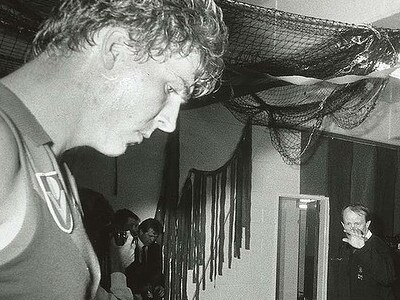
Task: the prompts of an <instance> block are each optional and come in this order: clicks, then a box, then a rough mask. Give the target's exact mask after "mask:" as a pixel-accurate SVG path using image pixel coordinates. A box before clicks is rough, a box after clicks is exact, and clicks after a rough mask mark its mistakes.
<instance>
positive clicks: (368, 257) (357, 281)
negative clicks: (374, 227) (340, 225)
mask: <svg viewBox="0 0 400 300" xmlns="http://www.w3.org/2000/svg"><path fill="white" fill-rule="evenodd" d="M338 275H339V282H338V283H339V286H340V289H339V290H340V293H339V295H338V298H337V299H338V300H339V299H340V300H392V299H394V298H393V294H392V291H391V285H392V283H393V281H394V277H395V271H394V263H393V257H392V254H391V251H390V248H389V247H388V245H387V244H386V243H385V242H384V241H383V240H381V239H380V238H379V237H377V236H376V235H372V236H371V237H370V238H369V239H368V240H367V241H366V242H365V245H364V247H363V248H361V249H355V248H353V247H351V246H350V245H348V244H347V243H344V245H342V248H341V253H340V268H339V274H338Z"/></svg>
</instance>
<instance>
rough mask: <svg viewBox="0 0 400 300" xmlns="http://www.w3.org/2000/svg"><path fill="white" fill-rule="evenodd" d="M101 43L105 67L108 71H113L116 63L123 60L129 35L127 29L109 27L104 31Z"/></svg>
mask: <svg viewBox="0 0 400 300" xmlns="http://www.w3.org/2000/svg"><path fill="white" fill-rule="evenodd" d="M101 38H102V42H101V57H102V61H103V65H104V67H105V68H106V69H107V70H111V69H112V68H113V67H114V65H115V62H116V61H117V60H118V59H121V55H123V53H124V50H126V49H125V47H126V46H125V41H127V38H128V34H127V32H126V30H125V29H123V28H119V27H109V28H105V29H103V32H102V37H101Z"/></svg>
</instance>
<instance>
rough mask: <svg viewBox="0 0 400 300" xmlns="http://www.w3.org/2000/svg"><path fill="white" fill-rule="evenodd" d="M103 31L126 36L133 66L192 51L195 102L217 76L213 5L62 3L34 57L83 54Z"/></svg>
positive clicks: (219, 50) (220, 27)
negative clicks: (197, 61)
mask: <svg viewBox="0 0 400 300" xmlns="http://www.w3.org/2000/svg"><path fill="white" fill-rule="evenodd" d="M105 27H120V28H124V29H125V30H126V31H127V32H128V34H129V38H130V41H129V42H128V43H127V46H130V47H131V48H132V50H133V51H134V54H135V57H136V59H137V60H138V61H147V60H148V59H149V58H153V59H155V58H157V59H160V58H161V59H163V60H166V59H168V58H169V57H171V55H173V54H176V53H179V54H180V55H182V56H187V55H189V54H190V53H191V52H193V51H197V52H198V53H199V54H200V58H201V63H200V65H199V67H198V70H197V74H196V82H195V87H194V91H193V96H194V97H199V96H203V95H205V94H208V93H209V92H211V91H212V90H213V89H214V88H215V85H216V83H217V82H218V80H219V78H220V76H221V73H222V70H223V67H224V63H223V59H222V56H223V54H224V51H225V48H226V46H227V40H228V33H227V28H226V26H225V23H224V22H223V17H222V11H221V9H220V8H219V7H218V6H217V5H216V4H215V3H214V1H213V0H64V1H62V3H61V4H60V5H59V6H58V7H56V8H55V9H54V10H53V12H52V14H51V16H50V17H49V18H48V19H47V20H46V21H45V22H44V23H43V24H42V26H41V28H40V29H39V31H38V32H37V34H36V37H35V39H34V42H33V46H34V52H35V55H39V54H40V53H42V52H45V51H46V52H48V53H49V54H53V55H55V54H60V53H61V54H65V53H68V52H70V51H80V50H83V49H84V48H85V47H87V46H88V45H90V46H92V45H94V44H95V42H94V36H95V34H96V32H98V31H99V30H101V29H102V28H105Z"/></svg>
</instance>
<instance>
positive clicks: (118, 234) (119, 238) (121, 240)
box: [114, 231, 128, 246]
mask: <svg viewBox="0 0 400 300" xmlns="http://www.w3.org/2000/svg"><path fill="white" fill-rule="evenodd" d="M127 239H128V233H127V232H126V231H115V232H114V240H115V244H116V245H117V246H123V245H124V244H125V242H126V240H127Z"/></svg>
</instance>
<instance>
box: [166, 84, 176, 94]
mask: <svg viewBox="0 0 400 300" xmlns="http://www.w3.org/2000/svg"><path fill="white" fill-rule="evenodd" d="M166 92H167V93H168V94H170V93H175V89H174V88H173V87H172V86H170V85H167V87H166Z"/></svg>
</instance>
